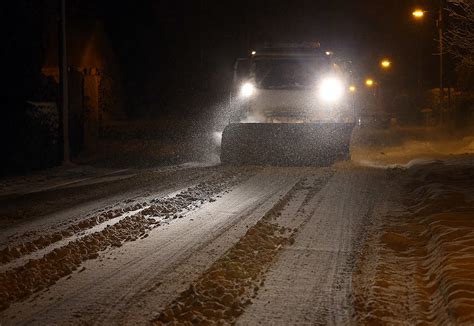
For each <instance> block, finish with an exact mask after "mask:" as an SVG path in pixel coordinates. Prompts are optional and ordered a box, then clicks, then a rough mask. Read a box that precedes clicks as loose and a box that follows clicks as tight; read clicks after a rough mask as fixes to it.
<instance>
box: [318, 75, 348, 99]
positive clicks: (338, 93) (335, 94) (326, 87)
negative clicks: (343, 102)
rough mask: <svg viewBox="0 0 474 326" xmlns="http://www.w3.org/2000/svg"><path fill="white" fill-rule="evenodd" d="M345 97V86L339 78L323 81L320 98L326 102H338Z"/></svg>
mask: <svg viewBox="0 0 474 326" xmlns="http://www.w3.org/2000/svg"><path fill="white" fill-rule="evenodd" d="M343 95H344V84H343V83H342V82H341V81H340V80H339V79H337V78H332V77H331V78H326V79H323V80H322V82H321V84H320V86H319V97H320V98H321V100H323V101H324V102H329V103H333V102H337V101H339V100H340V99H341V98H342V96H343Z"/></svg>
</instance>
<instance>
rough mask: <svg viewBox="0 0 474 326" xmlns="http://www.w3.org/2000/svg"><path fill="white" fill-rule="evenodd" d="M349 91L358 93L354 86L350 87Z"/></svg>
mask: <svg viewBox="0 0 474 326" xmlns="http://www.w3.org/2000/svg"><path fill="white" fill-rule="evenodd" d="M349 91H350V92H351V93H354V92H355V91H356V87H355V86H354V85H351V86H349Z"/></svg>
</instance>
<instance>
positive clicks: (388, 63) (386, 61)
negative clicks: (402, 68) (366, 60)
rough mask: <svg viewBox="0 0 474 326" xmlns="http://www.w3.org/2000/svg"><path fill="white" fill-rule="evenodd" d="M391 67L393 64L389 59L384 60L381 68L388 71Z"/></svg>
mask: <svg viewBox="0 0 474 326" xmlns="http://www.w3.org/2000/svg"><path fill="white" fill-rule="evenodd" d="M391 65H392V62H391V61H390V60H388V59H383V60H382V61H381V62H380V66H382V68H383V69H388V68H390V66H391Z"/></svg>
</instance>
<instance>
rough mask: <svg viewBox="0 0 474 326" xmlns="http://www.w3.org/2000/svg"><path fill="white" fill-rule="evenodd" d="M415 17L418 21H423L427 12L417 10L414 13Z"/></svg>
mask: <svg viewBox="0 0 474 326" xmlns="http://www.w3.org/2000/svg"><path fill="white" fill-rule="evenodd" d="M412 15H413V17H415V18H416V19H421V18H423V16H424V15H425V12H424V11H423V10H421V9H416V10H414V11H413V12H412Z"/></svg>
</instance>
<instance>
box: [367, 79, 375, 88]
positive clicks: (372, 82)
mask: <svg viewBox="0 0 474 326" xmlns="http://www.w3.org/2000/svg"><path fill="white" fill-rule="evenodd" d="M365 85H367V86H368V87H372V86H374V85H375V82H374V80H373V79H371V78H367V79H366V80H365Z"/></svg>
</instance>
